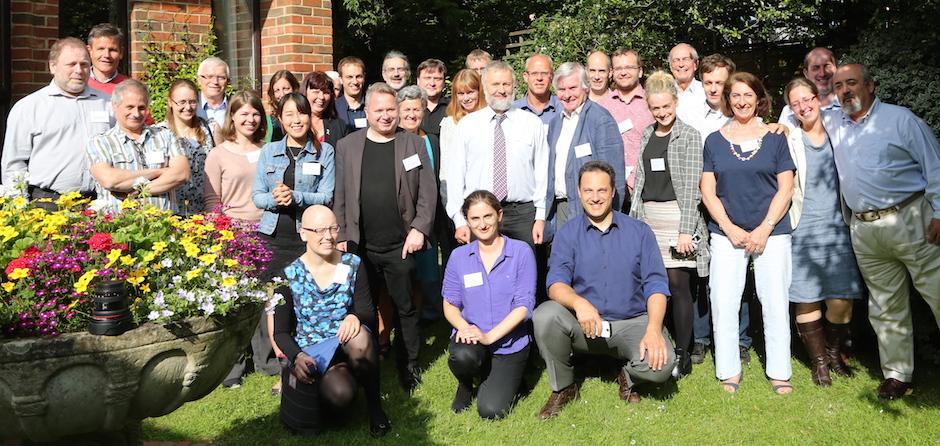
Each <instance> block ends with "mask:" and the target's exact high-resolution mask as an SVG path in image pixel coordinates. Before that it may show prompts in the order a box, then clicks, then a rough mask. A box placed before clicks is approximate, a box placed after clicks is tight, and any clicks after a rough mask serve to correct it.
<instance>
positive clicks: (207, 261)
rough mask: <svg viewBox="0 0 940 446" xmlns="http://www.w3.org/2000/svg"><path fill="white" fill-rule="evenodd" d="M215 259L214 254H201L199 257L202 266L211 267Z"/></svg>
mask: <svg viewBox="0 0 940 446" xmlns="http://www.w3.org/2000/svg"><path fill="white" fill-rule="evenodd" d="M215 258H216V255H215V254H203V255H201V256H199V261H200V262H202V263H203V264H204V265H211V264H213V263H215Z"/></svg>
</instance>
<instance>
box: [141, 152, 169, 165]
mask: <svg viewBox="0 0 940 446" xmlns="http://www.w3.org/2000/svg"><path fill="white" fill-rule="evenodd" d="M144 157H145V159H146V161H147V164H160V165H162V164H163V162H164V161H166V156H164V155H163V152H147V153H146V154H144Z"/></svg>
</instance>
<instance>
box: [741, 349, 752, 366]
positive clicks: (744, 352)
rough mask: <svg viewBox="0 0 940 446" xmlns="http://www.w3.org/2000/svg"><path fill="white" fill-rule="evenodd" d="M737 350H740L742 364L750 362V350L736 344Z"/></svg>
mask: <svg viewBox="0 0 940 446" xmlns="http://www.w3.org/2000/svg"><path fill="white" fill-rule="evenodd" d="M738 350H740V352H741V362H742V363H744V364H750V363H751V350H750V349H749V348H747V347H745V346H743V345H739V346H738Z"/></svg>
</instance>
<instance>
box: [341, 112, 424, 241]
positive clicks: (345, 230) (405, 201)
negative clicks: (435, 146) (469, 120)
mask: <svg viewBox="0 0 940 446" xmlns="http://www.w3.org/2000/svg"><path fill="white" fill-rule="evenodd" d="M367 131H368V129H362V130H359V131H356V132H353V133H351V134H349V135H348V136H346V137H345V138H343V139H341V140H339V142H338V143H336V190H335V191H334V196H335V198H334V204H333V212H335V213H336V222H337V224H339V238H338V240H342V241H350V242H353V243H356V244H357V245H358V244H359V241H360V240H361V233H360V228H359V211H360V209H359V207H360V200H359V191H360V186H361V181H362V152H363V150H364V149H365V144H366V132H367ZM415 154H417V155H418V158H419V159H420V160H421V166H419V167H416V168H414V169H411V170H409V171H406V170H405V166H404V164H403V163H402V161H403V160H404V159H405V158H408V157H410V156H412V155H415ZM366 181H368V179H367V180H366ZM395 183H396V187H397V195H398V210H399V211H400V212H401V218H402V222H403V223H404V224H403V225H402V226H403V227H404V229H405V234H404V235H406V236H407V232H408V231H410V230H411V228H415V229H417V230H419V231H421V233H422V234H424V235H425V240H427V236H428V235H429V234H431V228H432V227H433V226H434V210H435V209H436V206H437V180H435V178H434V168H433V166H432V165H431V159H430V158H428V151H427V150H426V149H425V147H424V140H423V139H421V137H419V136H417V135H415V134H412V133H408V132H398V133H396V134H395Z"/></svg>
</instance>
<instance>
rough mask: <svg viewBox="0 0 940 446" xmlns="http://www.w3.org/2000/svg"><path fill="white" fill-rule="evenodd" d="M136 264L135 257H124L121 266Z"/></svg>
mask: <svg viewBox="0 0 940 446" xmlns="http://www.w3.org/2000/svg"><path fill="white" fill-rule="evenodd" d="M133 264H134V256H122V257H121V265H125V266H131V265H133Z"/></svg>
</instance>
